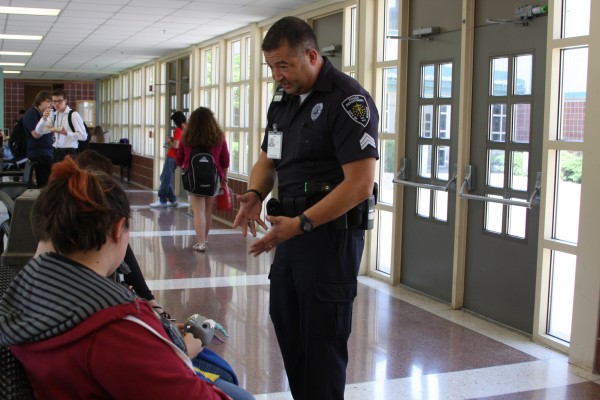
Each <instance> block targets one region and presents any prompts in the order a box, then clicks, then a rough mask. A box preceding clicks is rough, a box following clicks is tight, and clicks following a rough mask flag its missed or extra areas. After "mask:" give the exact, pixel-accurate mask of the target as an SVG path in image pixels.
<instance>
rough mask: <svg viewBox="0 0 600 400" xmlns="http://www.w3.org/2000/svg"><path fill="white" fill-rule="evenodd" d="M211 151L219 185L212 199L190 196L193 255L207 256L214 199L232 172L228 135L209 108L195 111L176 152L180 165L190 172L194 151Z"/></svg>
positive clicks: (210, 196)
mask: <svg viewBox="0 0 600 400" xmlns="http://www.w3.org/2000/svg"><path fill="white" fill-rule="evenodd" d="M198 147H204V148H210V153H211V155H212V158H213V160H214V164H215V166H216V172H217V174H218V179H219V184H218V185H217V187H216V190H215V193H212V195H206V196H202V195H196V194H193V193H190V192H188V198H189V200H190V206H191V207H192V211H193V213H194V229H195V230H196V240H197V243H196V244H195V245H194V246H193V247H192V249H193V250H194V251H199V252H204V251H206V246H207V245H208V232H209V231H210V227H211V224H212V210H213V204H214V200H215V195H216V194H217V192H218V189H219V187H221V188H223V189H225V188H226V187H227V170H228V169H229V150H228V148H227V142H226V141H225V133H224V132H223V129H221V127H220V126H219V123H218V122H217V120H216V119H215V116H214V115H213V113H212V111H211V110H209V109H208V108H206V107H200V108H197V109H196V110H194V112H192V114H191V115H190V119H189V121H188V124H187V126H186V128H185V130H184V132H183V136H182V137H181V143H180V144H179V149H178V150H177V165H178V166H179V167H181V168H182V169H188V168H189V166H190V159H191V157H192V153H193V150H194V148H198Z"/></svg>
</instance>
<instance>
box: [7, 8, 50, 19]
mask: <svg viewBox="0 0 600 400" xmlns="http://www.w3.org/2000/svg"><path fill="white" fill-rule="evenodd" d="M59 13H60V9H58V8H29V7H0V14H22V15H47V16H52V17H56V16H57V15H58V14H59Z"/></svg>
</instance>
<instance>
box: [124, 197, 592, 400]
mask: <svg viewBox="0 0 600 400" xmlns="http://www.w3.org/2000/svg"><path fill="white" fill-rule="evenodd" d="M128 193H129V195H130V200H131V204H132V209H133V212H132V223H131V235H130V236H131V239H130V243H131V246H132V248H133V250H134V252H135V254H136V256H137V257H138V261H139V263H140V265H141V267H142V270H143V272H144V274H145V277H146V280H147V282H148V286H149V287H150V288H151V289H152V291H153V292H154V294H155V296H156V298H157V300H158V301H159V303H161V305H162V306H163V307H164V308H165V309H166V310H167V311H168V312H169V313H170V314H171V315H172V316H173V318H176V319H177V320H178V321H179V322H182V321H184V320H185V319H186V318H187V317H188V316H190V315H192V314H194V313H200V314H202V315H204V316H206V317H208V318H212V319H215V320H217V321H218V322H220V323H221V324H222V325H223V326H224V327H225V328H226V329H227V331H228V333H229V335H230V337H229V339H227V341H226V342H225V344H222V345H214V344H213V345H210V347H211V349H212V350H214V351H216V352H217V353H219V354H221V355H222V356H223V357H224V358H225V359H226V360H228V361H229V362H230V363H231V364H232V366H233V367H234V369H235V370H236V373H237V375H238V378H239V379H240V384H241V385H242V386H244V387H245V388H247V389H248V390H249V391H250V392H252V393H253V394H255V395H256V398H257V399H259V400H267V399H268V400H289V399H291V398H292V397H291V395H290V393H289V391H288V386H287V380H286V376H285V371H284V368H283V362H282V360H281V357H280V354H279V349H278V347H277V341H276V338H275V333H274V331H273V327H272V325H271V321H270V319H269V315H268V303H269V282H268V279H267V274H268V272H269V264H270V259H271V255H270V254H268V255H261V256H259V257H256V258H255V257H252V256H249V255H248V254H247V252H248V248H249V246H250V244H251V243H252V241H253V240H254V239H253V238H244V237H243V236H242V235H241V233H240V231H239V230H233V229H230V228H229V227H227V226H225V225H223V224H220V223H217V222H215V223H214V224H213V229H212V230H211V233H210V235H209V242H208V249H207V251H206V253H196V252H194V251H192V249H191V247H192V245H193V244H194V243H195V240H194V230H193V224H192V219H191V215H190V212H189V209H188V207H187V204H186V203H180V206H179V207H178V208H167V209H153V208H150V207H149V204H150V203H151V202H153V201H156V193H155V192H154V193H153V192H151V191H146V190H139V189H135V188H134V187H133V186H131V187H129V190H128ZM359 282H360V284H359V290H358V297H357V298H356V300H355V305H354V320H353V332H352V335H351V338H350V342H349V352H350V364H349V367H348V373H347V386H346V399H348V400H363V399H364V400H367V399H368V400H384V399H385V400H398V399H406V400H412V399H428V400H438V399H439V400H452V399H494V400H506V399H519V400H521V399H522V400H527V399H552V400H563V399H564V400H567V399H569V400H573V399H582V400H592V399H596V400H597V399H600V376H598V375H593V374H590V373H587V372H585V371H582V370H580V369H578V368H575V367H572V366H570V365H569V364H568V362H567V357H566V356H565V355H563V354H561V353H558V352H555V351H553V350H549V349H547V348H546V347H544V346H541V345H539V344H535V343H532V342H531V340H529V339H528V338H527V337H526V336H524V335H522V334H520V333H516V332H513V331H511V330H508V329H505V328H503V327H500V326H498V325H496V324H493V323H490V322H488V321H485V320H483V319H481V318H478V317H476V316H473V315H471V314H469V313H467V312H463V311H454V310H451V309H450V307H449V305H448V304H445V303H442V302H438V301H436V300H434V299H431V298H429V297H426V296H422V295H420V294H417V293H414V292H412V291H410V290H407V289H404V288H402V287H390V286H388V285H387V284H384V283H382V282H380V281H377V280H374V279H370V278H366V277H360V278H359Z"/></svg>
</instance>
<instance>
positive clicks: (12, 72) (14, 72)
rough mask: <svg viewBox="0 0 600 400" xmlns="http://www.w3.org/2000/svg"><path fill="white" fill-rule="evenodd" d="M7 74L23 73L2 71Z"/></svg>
mask: <svg viewBox="0 0 600 400" xmlns="http://www.w3.org/2000/svg"><path fill="white" fill-rule="evenodd" d="M2 72H3V73H5V74H20V73H21V71H2Z"/></svg>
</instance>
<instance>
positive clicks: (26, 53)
mask: <svg viewBox="0 0 600 400" xmlns="http://www.w3.org/2000/svg"><path fill="white" fill-rule="evenodd" d="M30 55H31V52H30V51H0V56H30Z"/></svg>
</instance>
